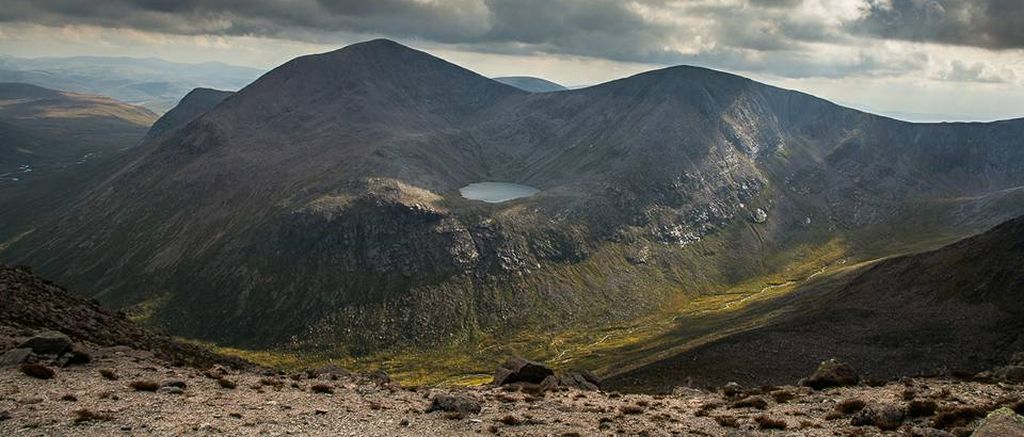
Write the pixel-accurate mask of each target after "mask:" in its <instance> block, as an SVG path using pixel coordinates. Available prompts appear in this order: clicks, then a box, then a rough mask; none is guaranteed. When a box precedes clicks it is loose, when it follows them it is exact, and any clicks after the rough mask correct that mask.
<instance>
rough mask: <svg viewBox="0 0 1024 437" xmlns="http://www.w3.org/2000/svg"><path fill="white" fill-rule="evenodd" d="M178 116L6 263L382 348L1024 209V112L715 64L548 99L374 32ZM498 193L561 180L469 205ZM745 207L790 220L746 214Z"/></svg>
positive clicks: (262, 337)
mask: <svg viewBox="0 0 1024 437" xmlns="http://www.w3.org/2000/svg"><path fill="white" fill-rule="evenodd" d="M184 103H186V104H187V103H188V102H184ZM185 106H187V105H185ZM184 109H186V108H185V107H183V108H182V110H183V111H184ZM184 118H191V117H184ZM175 124H176V125H179V126H181V127H179V128H176V129H170V130H167V131H165V132H164V133H162V134H160V135H158V136H157V137H155V138H153V139H152V140H151V141H147V142H146V143H145V144H143V145H142V146H141V147H140V148H138V149H137V150H134V151H132V152H131V153H132V156H131V157H130V158H131V159H126V160H125V165H124V167H121V168H117V169H114V170H113V171H111V172H110V173H109V177H103V178H101V179H102V180H101V181H99V182H97V183H96V185H94V186H88V187H87V188H85V189H84V190H83V192H82V193H80V195H79V196H78V197H76V199H75V201H73V202H70V204H69V205H67V206H66V207H62V208H58V209H57V210H55V212H53V213H51V214H49V215H48V217H47V219H46V220H42V221H39V222H37V223H33V226H32V228H34V229H36V231H34V232H31V233H27V234H24V235H22V233H23V232H24V231H26V230H27V229H13V230H11V232H10V235H0V241H8V240H12V239H13V237H14V236H20V238H19V239H13V241H12V242H11V244H9V245H7V246H6V247H5V248H4V249H3V250H2V251H0V259H3V260H10V261H11V262H17V263H21V264H28V265H32V266H34V267H36V268H37V269H39V270H40V271H43V272H45V273H47V274H50V275H52V276H53V277H54V278H55V279H58V280H60V281H62V282H65V283H68V284H70V285H72V286H74V287H75V288H76V289H80V290H83V292H84V293H87V294H92V295H97V296H99V294H98V293H99V292H100V290H103V293H102V299H104V301H105V303H107V304H109V305H112V306H115V307H130V308H136V309H137V308H146V309H147V310H148V311H150V312H151V314H150V316H151V317H150V319H149V320H150V323H153V324H154V325H157V326H160V327H163V328H166V329H168V330H171V331H172V332H173V333H174V334H177V335H182V336H187V337H197V338H204V339H207V340H213V341H216V342H219V343H225V344H233V345H240V346H248V347H266V346H273V345H281V344H285V343H299V344H298V345H297V346H307V347H318V346H322V345H326V344H331V345H337V344H343V345H345V346H346V347H347V348H348V350H347V352H351V353H354V354H363V353H371V352H375V351H380V350H382V349H387V348H395V347H418V348H428V347H432V346H435V345H438V344H442V343H447V342H453V341H460V339H465V338H468V337H469V336H468V335H467V334H470V333H472V332H474V331H481V332H506V331H516V330H521V329H537V328H538V326H543V327H545V328H550V329H551V330H558V329H565V328H571V327H579V326H580V325H588V324H589V325H605V324H609V323H616V322H619V321H623V320H629V319H634V318H637V317H640V316H644V315H649V314H651V313H652V312H654V311H657V310H660V309H663V308H664V307H665V306H666V305H668V304H670V303H672V302H678V298H679V297H680V296H678V295H677V294H674V292H672V291H667V290H680V289H687V290H690V291H691V292H693V293H699V294H705V293H713V292H716V291H718V290H722V289H724V288H727V286H728V285H730V284H735V283H740V282H742V281H744V280H746V279H749V278H752V277H755V276H757V275H762V274H766V273H769V272H774V271H775V269H778V268H781V266H780V265H778V262H777V261H770V260H774V259H776V258H780V257H775V256H773V255H776V254H778V253H783V252H785V251H787V250H790V249H795V248H796V247H797V246H796V245H798V244H799V245H804V244H806V245H809V246H813V245H814V244H825V243H827V242H830V241H835V240H836V239H840V240H844V241H853V242H860V241H864V242H866V243H871V244H875V243H878V242H886V241H896V239H888V238H882V237H891V236H893V235H891V234H899V233H901V231H900V229H901V226H910V224H914V225H915V226H916V224H917V223H918V222H919V221H915V220H916V219H921V220H925V219H926V221H927V222H928V223H929V224H931V225H933V227H934V228H935V230H936V232H940V233H942V234H944V235H945V234H950V235H961V234H964V233H967V232H970V231H973V230H976V229H978V228H980V227H981V226H987V225H990V224H993V222H994V221H996V220H1000V219H1002V218H1004V217H1007V216H1009V215H1010V214H1014V213H1017V212H1024V202H1017V201H1015V200H1019V199H1017V198H1016V197H1015V196H1017V195H1019V194H1020V193H1021V192H1019V191H1014V190H1013V188H1014V187H1018V186H1021V185H1024V169H1022V168H1021V166H1019V165H1016V164H1015V163H1018V162H1021V161H1022V160H1024V147H1019V146H1020V144H1021V138H1022V137H1024V135H1022V133H1024V122H1021V121H1009V122H1000V123H990V124H963V125H961V124H948V125H915V124H909V123H902V122H898V121H895V120H890V119H885V118H881V117H875V116H872V115H868V114H864V113H860V112H857V111H854V110H850V109H846V108H841V107H838V106H836V105H833V104H831V103H829V102H826V101H823V100H820V99H816V98H814V97H811V96H808V95H804V94H800V93H796V92H792V91H787V90H782V89H777V88H773V87H770V86H766V85H763V84H758V83H756V82H753V81H750V80H747V79H744V78H741V77H737V76H733V75H728V74H724V73H719V72H714V71H710V70H706V69H701V68H694V67H676V68H669V69H664V70H658V71H653V72H649V73H644V74H640V75H637V76H634V77H631V78H627V79H623V80H618V81H613V82H610V83H607V84H602V85H599V86H595V87H589V88H586V89H580V90H572V91H564V92H557V93H528V92H525V91H521V90H517V89H515V88H513V87H509V86H506V85H502V84H499V83H496V82H494V81H492V80H490V79H487V78H484V77H481V76H479V75H477V74H475V73H473V72H471V71H468V70H465V69H462V68H459V67H457V66H454V65H451V64H449V63H447V62H444V61H442V60H440V59H437V58H434V57H432V56H429V55H427V54H425V53H422V52H418V51H415V50H411V49H408V48H406V47H402V46H400V45H398V44H395V43H393V42H389V41H371V42H367V43H362V44H356V45H353V46H350V47H346V48H344V49H341V50H338V51H335V52H330V53H324V54H320V55H313V56H305V57H302V58H298V59H295V60H292V61H290V62H288V63H286V64H284V65H282V66H280V67H278V68H276V69H275V70H274V71H271V72H270V73H268V74H266V75H264V76H263V77H261V78H260V79H259V80H257V81H256V82H254V83H253V84H251V85H250V86H248V87H246V88H245V89H243V90H241V91H239V92H238V93H236V94H234V95H232V96H231V97H229V98H226V99H224V100H223V101H221V102H220V103H218V104H216V105H215V106H213V107H212V109H209V110H208V111H207V112H205V113H203V114H202V115H199V116H197V117H194V118H191V121H189V122H187V123H185V124H184V125H181V124H180V123H175ZM894 145H899V147H896V146H894ZM482 180H501V181H510V182H517V183H523V184H526V185H530V186H534V187H537V188H540V189H541V190H542V191H541V192H540V193H538V194H536V195H534V196H531V197H529V198H524V199H518V200H515V201H511V202H507V203H503V204H497V205H483V204H480V203H476V202H471V201H466V200H465V199H461V198H460V197H459V196H458V195H457V190H458V189H459V188H460V187H463V186H465V185H467V184H469V183H473V182H479V181H482ZM908 199H922V200H920V201H921V202H924V203H925V204H926V205H928V206H929V208H934V209H935V210H934V211H932V210H928V211H924V210H923V209H919V208H901V207H900V206H901V205H903V204H904V203H905V201H907V200H908ZM930 199H958V200H956V201H952V202H946V201H942V202H939V201H936V202H931V201H930ZM964 199H967V200H964ZM970 199H974V200H970ZM979 199H980V200H979ZM747 205H759V206H760V207H761V209H762V210H763V211H771V218H770V219H768V217H767V213H765V216H764V217H763V218H764V219H765V220H767V221H766V222H764V223H763V226H755V227H750V226H736V224H739V223H744V222H747V223H749V221H750V219H751V218H750V217H749V214H750V207H748V206H747ZM978 211H981V212H984V213H981V214H976V212H978ZM755 213H756V211H755ZM922 216H923V217H924V219H922V218H921V217H922ZM758 217H759V216H757V215H755V216H754V217H753V219H755V221H756V220H758ZM801 217H815V224H814V225H810V226H806V227H805V226H801V225H800V223H799V220H800V219H799V218H801ZM818 217H820V219H818ZM977 217H983V218H982V219H979V218H977ZM879 233H890V235H878V234H879ZM922 233H926V232H922ZM863 235H870V236H871V238H861V237H862V236H863ZM868 240H870V241H868ZM798 242H799V243H798ZM705 243H706V244H705ZM726 244H728V246H729V247H730V250H729V251H721V250H720V251H715V250H708V248H709V247H718V246H721V245H726ZM893 244H896V243H893ZM626 246H628V247H643V246H648V247H650V251H651V253H652V254H655V255H656V259H657V260H658V262H644V261H643V259H644V257H639V256H636V257H634V256H624V255H628V254H627V253H626V252H624V250H623V248H624V247H626ZM851 250H853V249H851ZM726 252H728V253H726ZM734 255H735V256H734ZM694 272H701V273H700V274H696V273H694ZM581 284H585V286H581ZM270 318H273V319H274V320H275V323H274V324H268V323H266V320H268V319H270Z"/></svg>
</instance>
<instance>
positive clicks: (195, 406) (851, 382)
mask: <svg viewBox="0 0 1024 437" xmlns="http://www.w3.org/2000/svg"><path fill="white" fill-rule="evenodd" d="M54 338H57V340H54ZM40 339H48V340H45V341H44V340H40ZM12 340H14V341H12V342H11V343H14V344H15V345H16V347H15V348H13V349H9V350H8V351H7V352H6V353H5V354H4V355H3V357H4V358H3V359H2V361H3V362H4V363H5V366H4V368H3V369H0V435H5V436H7V435H11V436H18V435H30V436H52V435H215V434H224V435H331V436H336V435H341V436H394V435H410V436H412V435H435V436H448V435H481V434H483V435H509V436H513V435H544V436H591V435H646V436H670V435H672V436H674V435H703V436H745V435H801V436H804V435H806V436H843V435H850V436H854V435H910V436H935V437H938V436H968V435H977V436H1000V437H1002V436H1019V435H1020V436H1024V419H1022V418H1021V416H1019V415H1018V414H1020V413H1022V412H1024V397H1022V394H1024V390H1022V386H1021V385H1020V383H1019V381H1017V382H1009V380H1008V379H1006V378H1007V377H1008V376H1009V377H1012V376H1013V372H1014V371H1015V370H1014V368H1016V367H1020V366H1024V356H1017V357H1015V358H1014V360H1011V361H1012V362H1011V365H1008V366H1006V367H1004V368H1000V369H995V370H994V371H993V372H991V373H988V374H984V375H979V376H978V377H977V378H971V379H970V380H965V379H955V378H927V379H923V378H922V379H916V378H907V379H903V380H901V381H893V382H888V383H881V382H872V383H870V384H869V383H865V382H863V381H861V380H860V378H859V377H858V376H857V374H856V371H855V370H854V369H853V368H852V367H850V366H848V365H846V364H844V363H841V362H838V361H828V362H825V363H822V366H821V367H820V368H819V369H818V371H816V372H814V373H813V374H812V375H810V376H809V377H808V378H807V379H805V380H804V381H802V384H803V385H799V386H780V387H758V388H746V387H741V386H739V385H736V384H729V385H727V386H725V387H722V388H720V389H717V390H707V389H693V388H679V389H677V390H675V392H674V394H672V395H660V396H651V395H633V394H630V395H624V394H618V393H606V392H602V391H600V390H598V389H596V388H597V387H596V383H599V381H596V380H595V379H593V378H592V375H585V374H574V373H570V374H562V375H555V374H554V373H553V372H551V371H550V369H547V368H546V367H544V366H543V365H541V364H538V363H532V362H529V361H526V360H510V361H509V363H507V364H506V365H505V366H503V367H502V368H501V369H498V371H497V372H496V375H497V376H499V377H500V378H502V380H500V381H497V382H501V383H503V385H492V386H486V387H477V388H465V389H434V388H416V387H401V386H399V385H397V384H394V383H392V382H391V381H389V380H388V378H387V377H386V375H383V374H376V375H356V374H352V373H349V372H346V371H344V370H342V369H339V368H333V367H330V368H324V369H319V370H316V371H306V372H301V373H295V374H282V373H281V372H275V371H268V370H259V369H251V368H250V369H245V370H233V369H231V368H229V367H226V366H223V365H214V366H212V367H211V368H208V369H198V368H192V367H185V366H175V365H172V364H173V363H171V362H170V361H167V360H164V359H161V358H158V357H157V356H156V355H155V354H154V353H152V352H148V351H142V350H138V349H133V348H130V347H125V346H113V347H104V346H98V345H95V344H88V343H84V344H80V343H74V344H70V343H65V342H64V341H63V340H60V335H59V333H52V332H50V333H38V334H36V335H34V336H30V337H20V338H15V339H12ZM33 348H39V349H38V350H36V349H33ZM26 349H28V350H29V351H30V352H29V353H28V354H27V355H26V353H25V352H24V351H25V350H26ZM17 351H21V352H17ZM41 369H45V370H41ZM1007 369H1010V370H1007Z"/></svg>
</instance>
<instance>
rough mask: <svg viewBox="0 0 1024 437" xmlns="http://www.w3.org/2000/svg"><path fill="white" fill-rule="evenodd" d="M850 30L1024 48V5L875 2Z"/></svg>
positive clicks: (1015, 1)
mask: <svg viewBox="0 0 1024 437" xmlns="http://www.w3.org/2000/svg"><path fill="white" fill-rule="evenodd" d="M851 30H853V31H857V32H862V33H866V34H870V35H874V36H878V37H883V38H893V39H905V40H911V41H928V42H937V43H944V44H955V45H964V46H975V47H983V48H990V49H1015V48H1024V1H1021V0H890V1H884V2H875V3H874V4H873V5H872V6H871V9H870V13H869V14H868V15H867V16H866V17H865V18H864V19H863V20H861V21H859V22H857V23H854V24H853V25H852V26H851Z"/></svg>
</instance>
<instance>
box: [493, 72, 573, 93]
mask: <svg viewBox="0 0 1024 437" xmlns="http://www.w3.org/2000/svg"><path fill="white" fill-rule="evenodd" d="M494 80H496V81H498V82H501V83H503V84H505V85H512V86H514V87H516V88H519V89H521V90H523V91H529V92H531V93H550V92H554V91H565V90H567V89H568V88H566V87H564V86H562V85H559V84H557V83H554V82H552V81H550V80H545V79H541V78H539V77H531V76H505V77H496V78H494Z"/></svg>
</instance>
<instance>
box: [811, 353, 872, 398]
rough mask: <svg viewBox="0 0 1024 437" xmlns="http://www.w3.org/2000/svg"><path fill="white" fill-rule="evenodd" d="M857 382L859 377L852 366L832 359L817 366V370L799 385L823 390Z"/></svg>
mask: <svg viewBox="0 0 1024 437" xmlns="http://www.w3.org/2000/svg"><path fill="white" fill-rule="evenodd" d="M859 382H860V375H858V374H857V371H856V370H854V369H853V367H852V366H850V365H849V364H846V363H844V362H842V361H839V360H837V359H835V358H832V359H829V360H827V361H823V362H822V363H821V364H820V365H818V370H816V371H814V373H813V374H811V376H809V377H807V378H805V379H804V380H802V381H800V385H803V386H806V387H810V388H813V389H815V390H823V389H826V388H829V387H845V386H850V385H857V384H858V383H859Z"/></svg>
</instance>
